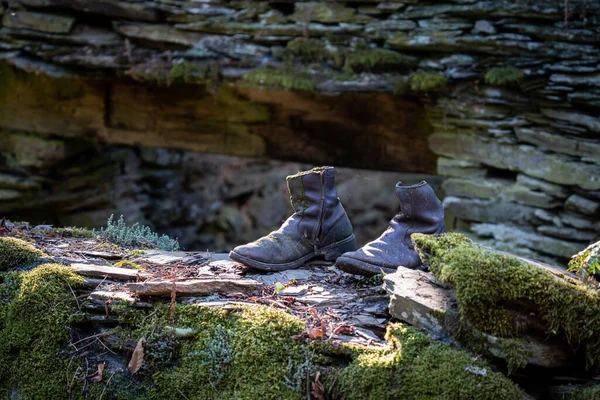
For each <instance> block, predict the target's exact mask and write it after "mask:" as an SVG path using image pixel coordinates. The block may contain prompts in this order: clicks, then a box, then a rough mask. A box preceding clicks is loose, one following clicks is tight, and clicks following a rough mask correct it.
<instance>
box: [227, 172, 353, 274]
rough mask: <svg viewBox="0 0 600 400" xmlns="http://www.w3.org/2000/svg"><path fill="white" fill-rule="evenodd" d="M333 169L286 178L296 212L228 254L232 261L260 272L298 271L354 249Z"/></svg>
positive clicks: (350, 225) (350, 230)
mask: <svg viewBox="0 0 600 400" xmlns="http://www.w3.org/2000/svg"><path fill="white" fill-rule="evenodd" d="M334 173H335V171H334V169H333V167H319V168H313V169H311V170H310V171H305V172H300V173H298V174H296V175H291V176H288V177H287V179H286V180H287V185H288V190H289V192H290V199H291V201H292V207H293V208H294V211H295V213H294V214H293V215H292V216H291V217H289V218H288V219H287V221H285V222H284V223H283V225H282V226H281V228H279V229H278V230H277V231H274V232H271V233H270V234H269V235H267V236H265V237H262V238H260V239H258V240H257V241H255V242H252V243H248V244H245V245H243V246H238V247H236V248H235V249H233V250H232V251H231V252H230V253H229V257H230V258H231V259H232V260H235V261H238V262H240V263H242V264H245V265H247V266H249V267H251V268H253V269H257V270H261V271H282V270H286V269H292V268H298V267H300V266H302V265H303V264H305V263H306V262H307V261H310V260H311V259H313V258H316V257H320V256H323V257H324V258H325V260H327V261H333V260H335V259H336V258H338V257H339V256H340V255H342V254H343V253H345V252H347V251H352V250H355V249H356V248H357V247H358V246H357V245H356V239H355V238H354V233H353V232H352V224H350V220H349V219H348V216H347V215H346V211H345V210H344V207H342V204H341V203H340V200H339V199H338V197H337V192H336V189H335V181H334Z"/></svg>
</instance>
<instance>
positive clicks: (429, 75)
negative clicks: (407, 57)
mask: <svg viewBox="0 0 600 400" xmlns="http://www.w3.org/2000/svg"><path fill="white" fill-rule="evenodd" d="M408 85H409V87H410V89H411V90H412V91H414V92H431V91H437V90H441V89H443V88H445V87H446V86H447V85H448V78H446V77H445V76H444V75H443V74H442V73H441V72H430V71H417V72H415V73H414V74H412V75H411V76H410V77H409V78H408Z"/></svg>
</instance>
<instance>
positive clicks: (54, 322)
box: [0, 264, 83, 399]
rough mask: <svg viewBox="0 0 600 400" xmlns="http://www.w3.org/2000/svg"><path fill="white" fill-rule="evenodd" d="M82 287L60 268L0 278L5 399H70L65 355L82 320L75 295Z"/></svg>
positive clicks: (0, 388) (0, 367)
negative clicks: (75, 324)
mask: <svg viewBox="0 0 600 400" xmlns="http://www.w3.org/2000/svg"><path fill="white" fill-rule="evenodd" d="M82 282H83V278H82V277H80V276H78V275H76V274H75V273H74V272H73V271H72V270H71V269H69V268H68V267H65V266H61V265H56V264H44V265H41V266H39V267H37V268H35V269H34V270H32V271H30V272H21V273H17V272H12V273H9V274H3V275H2V276H0V397H2V398H10V397H11V394H12V395H13V396H14V395H15V393H17V394H18V395H19V396H20V397H19V398H23V399H61V398H65V396H66V390H65V385H66V382H65V376H66V374H67V371H68V362H69V360H68V359H67V358H66V357H65V356H64V354H65V352H66V351H67V343H68V339H69V333H70V326H71V324H72V323H73V322H75V321H76V320H77V319H78V318H79V317H80V314H79V311H78V306H77V301H76V299H75V297H74V296H73V293H72V292H71V289H77V288H78V287H79V286H81V284H82ZM81 362H83V360H77V362H75V363H74V364H73V366H75V365H80V363H81ZM71 373H72V371H71ZM15 391H16V392H15Z"/></svg>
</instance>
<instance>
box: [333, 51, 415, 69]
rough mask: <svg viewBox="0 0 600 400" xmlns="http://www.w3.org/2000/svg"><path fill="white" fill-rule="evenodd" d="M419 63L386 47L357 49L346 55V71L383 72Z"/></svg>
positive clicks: (413, 58)
mask: <svg viewBox="0 0 600 400" xmlns="http://www.w3.org/2000/svg"><path fill="white" fill-rule="evenodd" d="M416 64H417V59H416V58H415V57H412V56H406V55H403V54H400V53H397V52H395V51H392V50H386V49H364V50H356V51H353V52H351V53H348V54H347V55H346V62H345V64H344V71H347V72H382V71H388V70H392V69H393V70H398V69H402V68H410V67H411V66H414V65H416Z"/></svg>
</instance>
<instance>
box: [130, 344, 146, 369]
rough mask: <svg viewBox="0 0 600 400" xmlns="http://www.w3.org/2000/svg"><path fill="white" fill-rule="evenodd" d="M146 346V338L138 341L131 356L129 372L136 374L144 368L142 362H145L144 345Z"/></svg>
mask: <svg viewBox="0 0 600 400" xmlns="http://www.w3.org/2000/svg"><path fill="white" fill-rule="evenodd" d="M145 344H146V338H145V337H143V338H141V339H140V340H138V342H137V345H136V346H135V350H133V354H132V355H131V361H129V365H128V366H127V368H129V372H131V373H132V374H135V373H136V372H138V371H139V370H140V368H141V367H142V362H144V345H145Z"/></svg>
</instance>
